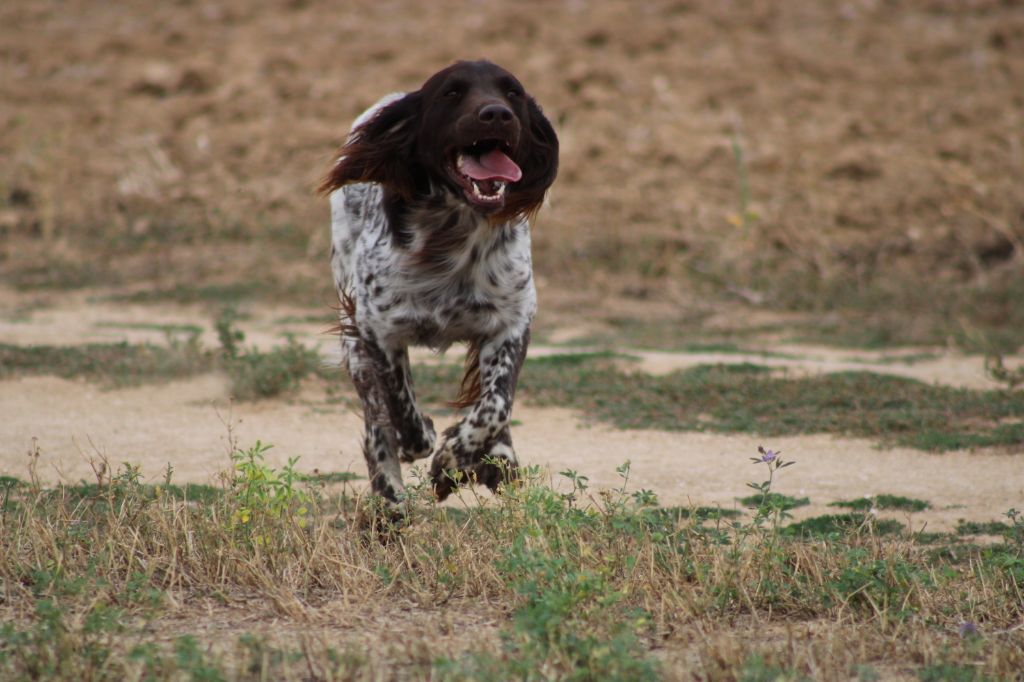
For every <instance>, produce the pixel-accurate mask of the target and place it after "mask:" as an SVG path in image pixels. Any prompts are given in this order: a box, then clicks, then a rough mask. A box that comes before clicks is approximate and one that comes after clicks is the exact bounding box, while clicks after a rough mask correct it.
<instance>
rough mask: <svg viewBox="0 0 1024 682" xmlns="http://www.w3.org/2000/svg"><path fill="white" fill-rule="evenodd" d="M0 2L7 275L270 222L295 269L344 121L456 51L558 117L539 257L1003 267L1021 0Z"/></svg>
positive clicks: (1014, 231)
mask: <svg viewBox="0 0 1024 682" xmlns="http://www.w3.org/2000/svg"><path fill="white" fill-rule="evenodd" d="M0 27H2V28H0V102H2V104H0V156H2V157H3V158H4V159H5V162H4V163H3V164H2V165H0V234H2V235H4V237H5V238H4V239H3V241H0V259H2V260H0V263H3V262H4V261H6V263H7V265H8V266H9V267H11V268H14V269H18V268H22V267H25V264H26V263H34V264H36V265H39V266H40V268H42V271H40V270H39V269H35V270H33V269H31V268H29V269H27V270H26V271H25V273H24V274H23V275H22V277H21V280H20V281H24V282H27V283H36V284H38V283H39V282H40V281H41V280H42V281H46V280H47V278H57V279H58V280H60V279H61V278H64V279H65V280H67V279H70V280H72V281H77V280H80V279H86V280H88V279H90V278H93V279H99V280H102V281H103V282H105V283H109V282H113V283H118V284H122V285H127V284H129V283H132V282H136V283H137V282H139V281H141V280H155V281H158V282H165V283H166V282H192V281H195V279H196V278H197V277H198V278H217V277H218V276H219V277H223V278H226V279H229V280H230V279H231V278H233V277H237V276H238V273H239V271H248V272H260V273H262V274H263V275H266V270H267V268H268V267H280V266H281V263H280V262H279V259H278V260H275V259H274V258H272V257H271V256H270V255H269V254H268V253H267V251H270V252H276V251H280V249H279V248H275V249H270V250H264V252H260V251H259V250H258V249H257V250H256V252H253V251H252V250H249V251H246V250H244V249H228V250H227V251H225V250H222V249H218V248H217V247H212V246H211V245H210V242H211V241H212V242H218V240H221V239H234V238H242V239H253V240H265V239H267V238H275V239H283V240H285V241H287V242H289V244H291V245H292V246H294V247H295V249H293V250H291V251H287V253H288V254H289V256H290V257H292V259H293V260H295V261H296V262H295V263H293V264H292V265H293V266H294V267H293V268H292V269H290V270H286V271H284V272H280V273H278V274H279V276H280V279H281V280H282V281H283V282H285V283H287V282H288V281H290V280H291V279H293V278H294V277H296V276H297V274H299V273H301V274H304V275H306V276H309V277H312V278H319V277H320V276H321V270H322V267H321V263H322V255H323V252H324V251H325V249H326V245H327V240H326V231H325V230H324V229H323V221H324V215H325V212H326V211H325V207H324V202H323V201H321V200H317V199H316V198H314V197H313V196H312V195H311V191H310V190H311V187H312V186H313V184H314V183H315V181H316V179H317V178H318V176H319V175H320V174H321V173H322V172H323V170H324V168H325V166H326V164H327V163H328V160H329V159H330V158H331V156H332V154H333V150H334V148H335V146H336V144H337V143H338V142H339V141H340V139H341V138H342V135H343V133H344V131H345V130H346V128H347V126H348V124H349V122H350V121H351V120H352V119H353V118H354V117H355V116H356V115H357V114H358V113H359V112H360V111H362V110H363V109H364V108H365V107H366V106H368V105H369V104H371V103H372V102H374V101H376V100H377V99H378V98H379V97H380V96H381V95H382V94H384V93H386V92H389V91H394V90H409V89H415V88H416V87H417V86H418V85H419V84H420V83H422V82H423V80H424V79H425V78H426V77H427V76H428V75H429V74H430V73H432V72H433V71H435V70H436V69H438V68H439V67H441V66H444V65H446V64H447V63H449V62H450V61H452V60H454V59H458V58H478V57H488V58H490V59H493V60H494V61H497V62H499V63H501V64H503V65H506V66H507V67H508V68H510V69H511V70H512V71H514V72H515V73H516V74H518V75H519V76H520V77H521V80H522V81H523V82H524V83H525V84H526V86H527V88H528V89H529V90H530V92H532V93H533V94H534V95H535V96H536V97H537V99H538V101H540V102H541V104H542V105H543V106H544V107H545V110H546V112H547V114H548V115H549V117H550V118H551V119H552V120H553V121H554V122H555V124H556V126H557V128H558V132H559V136H560V138H561V142H562V153H561V174H560V177H559V180H558V183H557V185H556V187H555V189H554V192H553V193H552V196H551V206H550V207H549V208H548V209H547V210H545V211H544V212H543V215H542V218H541V220H540V224H539V225H538V229H537V230H536V231H535V232H536V234H535V244H536V247H537V248H536V256H535V258H536V260H537V264H538V268H539V271H540V274H541V276H542V277H543V278H546V279H549V280H556V281H560V282H571V283H579V282H580V281H586V283H587V285H588V287H597V288H603V289H604V290H605V291H607V290H611V291H615V292H623V293H626V294H630V295H636V296H640V297H644V298H651V297H655V298H661V299H665V300H675V301H680V300H687V299H688V298H692V292H691V291H690V290H689V288H688V286H687V285H685V284H683V283H680V282H679V281H678V280H677V279H676V278H674V277H672V276H673V275H679V274H680V273H691V274H692V273H693V272H695V271H696V272H698V273H699V274H700V275H701V276H708V277H712V278H714V279H716V281H717V279H724V280H726V281H725V284H726V285H733V286H734V287H735V288H739V289H741V290H742V289H744V288H750V287H751V286H752V285H756V284H757V281H756V278H757V277H764V276H765V275H766V274H767V273H766V272H764V271H760V272H753V271H752V268H751V261H752V260H763V261H765V262H766V263H768V264H770V267H771V272H772V273H774V276H781V274H783V273H784V272H786V271H793V272H797V273H804V274H806V275H807V276H808V277H811V278H812V279H818V278H821V279H825V280H828V279H829V278H830V277H831V276H832V275H835V274H837V273H846V276H847V278H848V279H850V280H852V281H855V282H868V281H872V280H874V279H875V278H877V277H879V276H887V277H894V276H896V275H901V276H904V277H919V278H922V280H927V281H935V280H947V279H948V280H952V281H959V282H963V281H972V280H975V279H978V278H984V277H990V278H991V277H1011V276H1018V277H1019V276H1020V274H1021V262H1022V256H1021V254H1022V251H1024V249H1022V243H1024V195H1022V194H1021V191H1020V182H1019V178H1020V177H1021V176H1022V174H1024V138H1022V133H1021V131H1022V130H1024V90H1022V89H1021V88H1020V83H1021V82H1024V11H1022V10H1021V7H1020V5H1019V4H1018V3H1016V2H1004V1H1000V0H974V1H972V2H959V1H957V0H917V1H913V2H900V3H886V2H878V1H877V0H851V1H848V2H817V1H816V0H806V1H800V2H772V1H759V2H744V3H737V2H717V1H713V0H659V1H657V2H645V3H642V5H637V4H636V3H633V2H626V1H618V2H611V1H608V2H598V1H587V0H564V1H558V2H551V1H548V0H529V1H526V2H516V3H508V2H498V1H497V0H484V1H481V2H474V3H472V5H468V6H467V5H466V4H465V3H461V2H456V1H455V0H440V1H438V2H430V3H419V2H410V1H408V0H353V1H351V2H346V3H344V5H337V4H334V3H329V2H326V1H322V0H280V1H277V2H271V3H261V4H258V5H254V4H252V3H247V2H242V1H241V0H221V1H219V2H195V3H170V4H165V5H161V6H159V7H157V6H154V5H153V4H152V3H148V2H118V3H96V2H88V1H87V0H79V1H75V2H67V3H65V2H55V1H52V0H35V1H27V0H26V1H22V2H11V3H4V4H3V6H2V7H0ZM198 247H201V248H198ZM197 251H198V253H197ZM304 256H309V257H307V258H305V260H303V257H304ZM55 262H56V263H58V264H59V265H60V269H61V272H57V273H54V272H52V268H50V269H48V268H46V267H45V265H46V264H50V265H51V266H52V265H53V263H55ZM709 271H710V272H709ZM652 277H653V278H656V280H657V284H656V285H652V284H651V282H650V281H648V279H649V278H652ZM638 280H639V282H638ZM755 288H757V287H756V286H755ZM810 293H812V292H810V291H802V292H801V291H798V290H788V292H777V293H776V295H777V296H779V297H780V298H783V299H789V298H792V297H796V296H798V295H804V296H806V295H809V294H810Z"/></svg>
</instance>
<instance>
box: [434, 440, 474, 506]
mask: <svg viewBox="0 0 1024 682" xmlns="http://www.w3.org/2000/svg"><path fill="white" fill-rule="evenodd" d="M465 479H466V472H465V471H461V470H460V469H459V463H458V460H457V459H456V457H455V452H454V451H453V448H452V441H451V439H449V438H445V440H444V442H443V443H441V447H440V448H438V450H437V452H436V453H434V459H433V461H431V463H430V480H431V482H432V483H433V485H434V494H435V495H436V496H437V499H438V500H439V501H443V500H444V499H445V498H446V497H448V496H449V495H451V493H452V491H453V490H455V489H456V488H457V487H458V486H459V485H460V484H462V483H465Z"/></svg>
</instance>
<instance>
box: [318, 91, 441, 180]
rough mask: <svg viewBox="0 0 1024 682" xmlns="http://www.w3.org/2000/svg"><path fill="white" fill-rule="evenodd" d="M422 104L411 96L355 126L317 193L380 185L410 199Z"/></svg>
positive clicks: (392, 103)
mask: <svg viewBox="0 0 1024 682" xmlns="http://www.w3.org/2000/svg"><path fill="white" fill-rule="evenodd" d="M422 101H423V97H422V95H421V94H420V92H418V91H417V92H411V93H409V94H408V95H405V96H404V97H401V98H399V99H397V100H395V101H394V102H390V103H388V104H387V105H385V106H384V107H382V108H381V109H380V110H379V111H377V112H376V113H374V114H373V115H372V116H371V117H370V118H369V119H368V120H367V121H365V122H364V123H361V124H359V125H358V126H356V128H355V129H354V130H353V131H352V132H351V134H349V136H348V140H347V141H346V142H345V144H344V145H343V146H342V148H341V150H340V151H339V152H338V161H337V162H336V163H335V164H334V166H333V167H332V168H331V170H329V171H328V172H327V175H325V176H324V179H323V180H322V181H321V182H320V185H319V186H318V187H317V192H319V193H320V194H330V193H331V192H333V191H334V190H336V189H338V188H339V187H342V186H343V185H348V184H350V183H353V182H377V183H380V184H382V185H384V186H386V187H388V188H390V189H392V190H393V191H395V192H396V193H397V194H398V195H399V196H401V197H403V198H406V199H408V198H411V197H412V194H413V191H414V189H415V178H414V177H413V166H414V163H413V161H414V159H415V153H416V132H417V129H418V125H417V124H418V122H419V118H420V111H421V104H422Z"/></svg>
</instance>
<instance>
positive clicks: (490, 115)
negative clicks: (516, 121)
mask: <svg viewBox="0 0 1024 682" xmlns="http://www.w3.org/2000/svg"><path fill="white" fill-rule="evenodd" d="M477 115H478V116H479V117H480V120H481V121H483V122H484V123H495V122H500V123H508V122H509V121H511V120H512V110H511V109H509V108H508V107H506V106H505V105H504V104H485V105H484V106H482V107H480V112H479V113H478V114H477Z"/></svg>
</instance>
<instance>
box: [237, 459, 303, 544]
mask: <svg viewBox="0 0 1024 682" xmlns="http://www.w3.org/2000/svg"><path fill="white" fill-rule="evenodd" d="M271 447H273V446H271V445H264V444H263V443H261V442H260V441H256V443H255V444H254V445H253V446H252V447H250V448H249V449H248V450H235V452H233V453H232V454H231V461H232V463H233V464H234V475H233V476H232V477H231V479H230V481H229V487H228V493H229V498H230V500H229V503H230V506H231V526H232V527H233V528H236V529H240V530H242V531H244V532H245V533H248V534H250V535H249V536H250V537H251V538H252V540H253V541H254V542H256V543H258V544H266V543H267V542H269V540H270V537H271V536H270V535H269V534H267V533H265V532H263V531H262V530H261V529H264V528H266V527H267V526H268V525H271V526H272V524H268V523H267V521H268V520H270V521H273V522H278V521H282V520H294V522H295V523H296V524H297V525H298V527H299V528H304V527H305V526H306V523H307V514H308V513H309V504H310V502H311V498H310V496H309V494H308V493H307V492H305V491H303V490H300V489H299V488H298V487H297V484H298V482H299V480H300V478H301V476H300V474H298V472H296V470H295V464H296V462H297V461H298V457H291V458H289V459H288V463H287V464H286V465H285V466H284V467H283V468H282V469H281V470H280V471H277V470H275V469H273V468H272V467H269V466H267V465H266V464H265V463H264V454H265V453H266V452H267V451H268V450H269V449H270V448H271ZM260 517H262V518H260Z"/></svg>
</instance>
